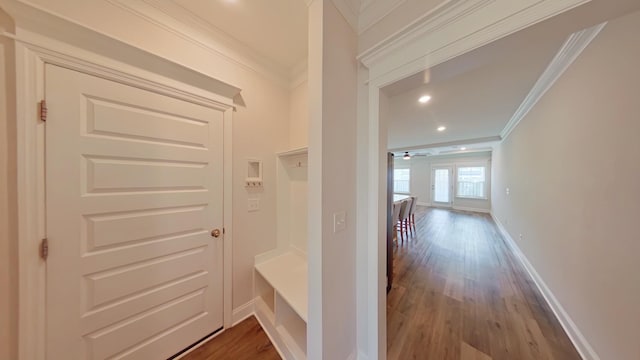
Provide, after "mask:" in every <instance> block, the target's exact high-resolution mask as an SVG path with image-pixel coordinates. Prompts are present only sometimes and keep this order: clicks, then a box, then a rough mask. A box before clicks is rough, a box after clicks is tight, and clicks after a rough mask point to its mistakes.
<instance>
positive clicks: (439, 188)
mask: <svg viewBox="0 0 640 360" xmlns="http://www.w3.org/2000/svg"><path fill="white" fill-rule="evenodd" d="M431 202H432V203H433V205H434V206H441V207H450V206H451V204H452V203H453V167H451V166H434V167H432V168H431Z"/></svg>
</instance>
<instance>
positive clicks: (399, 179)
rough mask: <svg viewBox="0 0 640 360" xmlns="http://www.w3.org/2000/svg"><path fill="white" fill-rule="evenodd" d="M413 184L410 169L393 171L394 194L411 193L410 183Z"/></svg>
mask: <svg viewBox="0 0 640 360" xmlns="http://www.w3.org/2000/svg"><path fill="white" fill-rule="evenodd" d="M410 182H411V170H410V169H394V170H393V192H395V193H407V194H408V193H409V190H410V188H409V183H410Z"/></svg>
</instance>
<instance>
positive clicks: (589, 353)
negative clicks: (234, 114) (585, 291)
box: [490, 211, 600, 360]
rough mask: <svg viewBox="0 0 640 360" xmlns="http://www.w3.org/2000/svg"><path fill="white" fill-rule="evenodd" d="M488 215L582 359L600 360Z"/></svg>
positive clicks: (502, 227) (524, 258)
mask: <svg viewBox="0 0 640 360" xmlns="http://www.w3.org/2000/svg"><path fill="white" fill-rule="evenodd" d="M490 214H491V218H493V221H494V222H495V223H496V225H497V226H498V230H499V231H500V233H501V234H502V237H503V238H504V240H505V242H506V243H507V245H508V246H509V248H511V251H513V252H514V254H515V255H516V257H517V258H518V260H519V261H520V263H521V264H522V266H523V267H524V268H525V270H527V273H529V276H530V277H531V278H532V279H533V282H534V283H535V284H536V287H537V288H538V290H539V291H540V293H542V296H543V297H544V299H545V301H546V302H547V304H549V307H551V311H553V314H554V315H555V316H556V318H557V319H558V321H559V322H560V325H561V326H562V328H563V329H564V331H565V332H566V333H567V335H568V336H569V339H570V340H571V342H572V343H573V345H574V346H575V347H576V349H577V350H578V352H579V353H580V356H581V357H582V359H584V360H600V356H598V354H597V353H596V352H595V350H593V347H591V345H590V344H589V342H588V341H587V339H586V338H585V337H584V335H582V332H580V330H579V329H578V326H577V325H576V324H575V323H574V322H573V320H571V317H569V314H568V313H567V312H566V311H565V310H564V308H563V307H562V305H561V304H560V302H559V301H558V299H557V298H556V297H555V295H553V293H552V292H551V289H549V287H548V286H547V284H546V283H545V282H544V280H543V279H542V277H541V276H540V274H538V272H537V271H536V269H535V268H534V267H533V265H531V262H529V259H527V257H526V255H525V254H524V253H523V252H522V250H520V247H519V246H518V244H517V243H516V242H515V241H514V240H513V238H512V237H511V235H510V234H509V232H508V231H507V229H506V228H505V227H504V226H503V225H502V223H501V222H500V220H498V218H497V217H496V216H495V214H494V213H493V211H491V212H490Z"/></svg>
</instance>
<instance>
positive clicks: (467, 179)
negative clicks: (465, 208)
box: [457, 166, 487, 199]
mask: <svg viewBox="0 0 640 360" xmlns="http://www.w3.org/2000/svg"><path fill="white" fill-rule="evenodd" d="M485 173H486V167H485V166H464V167H462V166H461V167H458V194H457V196H458V197H460V198H471V199H486V198H487V194H486V193H485V184H486V180H485Z"/></svg>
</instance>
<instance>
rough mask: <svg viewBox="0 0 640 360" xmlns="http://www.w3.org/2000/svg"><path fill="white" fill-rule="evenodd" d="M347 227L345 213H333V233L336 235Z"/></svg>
mask: <svg viewBox="0 0 640 360" xmlns="http://www.w3.org/2000/svg"><path fill="white" fill-rule="evenodd" d="M346 227H347V213H346V212H344V211H340V212H337V213H333V232H334V233H337V232H338V231H342V230H344V229H345V228H346Z"/></svg>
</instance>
